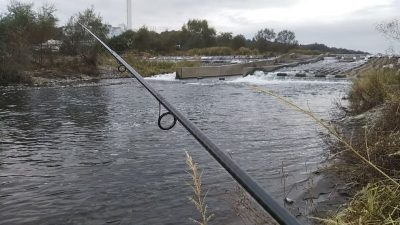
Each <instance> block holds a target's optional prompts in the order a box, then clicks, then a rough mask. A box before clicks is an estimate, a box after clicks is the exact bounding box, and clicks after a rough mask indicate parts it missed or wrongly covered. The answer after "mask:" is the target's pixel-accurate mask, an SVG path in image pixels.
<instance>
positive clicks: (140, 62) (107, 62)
mask: <svg viewBox="0 0 400 225" xmlns="http://www.w3.org/2000/svg"><path fill="white" fill-rule="evenodd" d="M123 58H124V59H125V60H126V61H127V63H129V64H130V65H131V66H132V67H133V68H135V69H136V70H137V71H138V72H139V73H140V74H141V75H142V76H144V77H148V76H153V75H157V74H165V73H173V72H175V71H176V69H177V68H178V67H196V66H201V62H200V61H177V62H173V61H155V60H149V59H147V58H143V57H140V56H138V55H137V54H133V53H128V54H124V55H123ZM98 60H99V61H98V64H99V65H100V66H112V67H117V66H118V64H117V63H116V62H115V60H114V59H113V58H112V57H111V56H109V55H106V54H103V55H101V56H100V57H99V59H98Z"/></svg>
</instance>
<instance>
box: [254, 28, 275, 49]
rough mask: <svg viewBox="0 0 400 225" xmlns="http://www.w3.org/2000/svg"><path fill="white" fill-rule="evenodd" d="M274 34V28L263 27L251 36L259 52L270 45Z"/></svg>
mask: <svg viewBox="0 0 400 225" xmlns="http://www.w3.org/2000/svg"><path fill="white" fill-rule="evenodd" d="M275 36H276V34H275V31H274V29H268V28H264V29H261V30H259V31H258V32H257V33H256V34H255V35H254V37H253V42H254V45H255V47H256V48H258V50H260V51H261V52H265V51H266V50H268V48H269V47H270V45H271V42H272V41H273V40H274V38H275Z"/></svg>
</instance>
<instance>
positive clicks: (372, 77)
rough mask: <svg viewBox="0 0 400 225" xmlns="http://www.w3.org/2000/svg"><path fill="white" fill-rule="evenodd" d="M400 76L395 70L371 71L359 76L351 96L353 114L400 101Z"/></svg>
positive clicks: (374, 69)
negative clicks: (386, 102) (387, 102)
mask: <svg viewBox="0 0 400 225" xmlns="http://www.w3.org/2000/svg"><path fill="white" fill-rule="evenodd" d="M399 91H400V74H399V72H398V71H397V70H396V69H395V68H392V69H390V68H381V69H376V68H373V69H370V70H367V71H363V72H362V73H361V74H360V75H359V79H357V80H356V81H355V82H354V83H353V85H352V88H351V91H350V94H349V100H350V103H351V104H350V107H351V110H352V112H354V113H361V112H365V111H367V110H369V109H371V108H373V107H375V106H377V105H380V104H382V103H384V102H385V101H387V100H388V101H392V100H399V98H398V96H400V92H399Z"/></svg>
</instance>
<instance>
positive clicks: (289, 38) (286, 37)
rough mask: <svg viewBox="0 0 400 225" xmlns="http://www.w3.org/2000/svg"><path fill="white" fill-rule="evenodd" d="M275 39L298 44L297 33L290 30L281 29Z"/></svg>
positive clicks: (289, 43)
mask: <svg viewBox="0 0 400 225" xmlns="http://www.w3.org/2000/svg"><path fill="white" fill-rule="evenodd" d="M275 41H276V42H278V43H282V44H287V45H297V41H296V35H295V34H294V32H293V31H290V30H283V31H280V32H279V33H278V35H277V36H276V39H275Z"/></svg>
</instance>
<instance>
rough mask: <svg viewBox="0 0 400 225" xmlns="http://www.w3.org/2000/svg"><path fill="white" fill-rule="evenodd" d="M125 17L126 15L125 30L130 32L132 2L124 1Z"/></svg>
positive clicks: (129, 0) (130, 0)
mask: <svg viewBox="0 0 400 225" xmlns="http://www.w3.org/2000/svg"><path fill="white" fill-rule="evenodd" d="M126 15H127V21H126V28H127V29H128V30H132V29H133V27H132V0H126Z"/></svg>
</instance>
